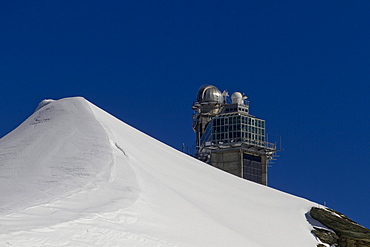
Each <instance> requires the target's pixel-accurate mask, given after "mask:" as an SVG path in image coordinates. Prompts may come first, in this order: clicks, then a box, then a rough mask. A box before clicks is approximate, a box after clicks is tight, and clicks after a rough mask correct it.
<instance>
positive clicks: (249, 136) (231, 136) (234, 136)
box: [211, 132, 265, 142]
mask: <svg viewBox="0 0 370 247" xmlns="http://www.w3.org/2000/svg"><path fill="white" fill-rule="evenodd" d="M241 138H242V139H243V140H244V139H251V140H257V141H263V142H264V141H265V137H264V136H261V135H254V134H251V133H245V132H229V133H221V134H214V135H213V136H212V137H211V140H215V141H226V140H228V139H240V141H241Z"/></svg>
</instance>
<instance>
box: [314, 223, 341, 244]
mask: <svg viewBox="0 0 370 247" xmlns="http://www.w3.org/2000/svg"><path fill="white" fill-rule="evenodd" d="M311 232H312V233H313V234H315V235H316V236H317V237H318V238H319V239H320V240H321V242H323V243H326V244H330V245H331V246H332V245H334V244H336V243H338V239H339V237H338V235H337V234H336V233H335V232H333V231H329V230H326V229H322V228H317V227H314V230H312V231H311Z"/></svg>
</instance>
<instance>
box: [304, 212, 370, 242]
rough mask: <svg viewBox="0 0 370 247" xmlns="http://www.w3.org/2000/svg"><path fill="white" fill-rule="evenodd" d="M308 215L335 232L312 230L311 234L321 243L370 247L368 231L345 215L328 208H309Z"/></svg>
mask: <svg viewBox="0 0 370 247" xmlns="http://www.w3.org/2000/svg"><path fill="white" fill-rule="evenodd" d="M310 215H311V217H312V218H314V219H316V220H318V221H319V222H321V223H322V224H324V225H325V226H327V227H328V228H330V229H332V230H333V231H334V232H335V234H334V233H333V232H330V231H328V230H325V229H321V228H314V230H312V233H313V234H315V235H316V236H317V237H318V238H319V239H320V240H321V241H322V242H323V243H327V244H329V245H331V246H340V247H370V229H367V228H365V227H363V226H361V225H359V224H357V223H356V222H354V221H353V220H351V219H349V218H347V217H346V216H345V215H343V214H341V213H339V212H337V211H334V210H332V209H329V208H316V207H313V208H311V210H310ZM336 244H337V245H336Z"/></svg>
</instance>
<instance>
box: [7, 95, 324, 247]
mask: <svg viewBox="0 0 370 247" xmlns="http://www.w3.org/2000/svg"><path fill="white" fill-rule="evenodd" d="M312 206H317V204H315V203H313V202H310V201H307V200H305V199H302V198H299V197H295V196H292V195H289V194H286V193H283V192H280V191H277V190H274V189H271V188H268V187H265V186H261V185H259V184H256V183H253V182H250V181H247V180H243V179H240V178H237V177H235V176H232V175H230V174H227V173H225V172H222V171H220V170H218V169H215V168H213V167H211V166H208V165H206V164H204V163H202V162H200V161H198V160H196V159H194V158H192V157H190V156H188V155H186V154H183V153H181V152H178V151H177V150H174V149H173V148H171V147H168V146H166V145H165V144H163V143H161V142H159V141H157V140H155V139H153V138H151V137H149V136H147V135H145V134H143V133H141V132H140V131H138V130H136V129H134V128H132V127H130V126H128V125H127V124H125V123H123V122H121V121H120V120H118V119H117V118H115V117H113V116H111V115H110V114H108V113H106V112H105V111H103V110H101V109H100V108H98V107H96V106H95V105H93V104H91V103H90V102H88V101H87V100H85V99H84V98H79V97H77V98H66V99H62V100H58V101H53V100H45V101H43V102H41V103H40V105H39V107H38V108H37V110H36V111H35V113H34V114H33V115H31V116H30V117H29V118H28V119H27V120H26V121H25V122H23V123H22V124H21V125H20V126H19V127H18V128H16V129H15V130H14V131H12V132H11V133H9V134H8V135H7V136H5V137H4V138H2V139H1V140H0V246H202V247H203V246H212V247H213V246H249V247H254V246H256V247H257V246H265V247H272V246H276V247H279V246H281V247H287V246H300V247H305V246H307V247H315V246H316V245H317V243H318V242H317V240H316V239H315V238H314V236H313V235H312V234H311V233H310V231H311V229H312V225H310V223H309V222H308V219H307V218H306V213H307V212H308V211H309V209H310V208H311V207H312Z"/></svg>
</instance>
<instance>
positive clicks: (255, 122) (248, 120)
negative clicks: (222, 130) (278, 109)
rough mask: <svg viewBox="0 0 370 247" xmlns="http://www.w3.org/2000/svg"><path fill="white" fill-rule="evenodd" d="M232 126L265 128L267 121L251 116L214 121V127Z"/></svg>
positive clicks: (229, 117) (220, 117)
mask: <svg viewBox="0 0 370 247" xmlns="http://www.w3.org/2000/svg"><path fill="white" fill-rule="evenodd" d="M231 124H247V125H252V126H255V127H259V128H265V121H264V120H261V119H256V118H253V117H249V116H242V115H235V116H219V117H216V118H214V119H213V125H214V126H221V125H231Z"/></svg>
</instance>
